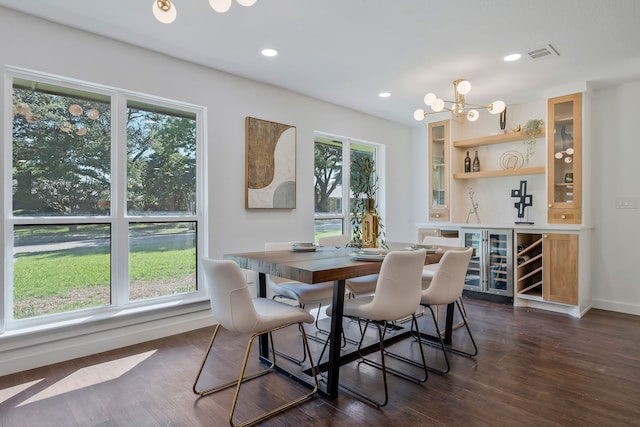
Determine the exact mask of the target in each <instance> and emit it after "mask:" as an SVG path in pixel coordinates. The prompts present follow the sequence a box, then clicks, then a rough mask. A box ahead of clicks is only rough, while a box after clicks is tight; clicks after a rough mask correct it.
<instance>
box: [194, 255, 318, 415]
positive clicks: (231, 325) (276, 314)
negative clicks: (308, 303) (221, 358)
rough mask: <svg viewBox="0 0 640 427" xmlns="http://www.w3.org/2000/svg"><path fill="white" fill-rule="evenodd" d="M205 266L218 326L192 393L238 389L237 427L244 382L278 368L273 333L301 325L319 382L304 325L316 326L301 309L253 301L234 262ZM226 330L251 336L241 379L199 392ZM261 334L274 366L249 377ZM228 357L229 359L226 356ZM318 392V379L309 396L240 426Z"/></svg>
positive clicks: (211, 262) (206, 261) (279, 409)
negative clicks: (248, 369)
mask: <svg viewBox="0 0 640 427" xmlns="http://www.w3.org/2000/svg"><path fill="white" fill-rule="evenodd" d="M202 266H203V269H204V273H205V277H206V281H207V287H208V290H209V296H210V298H211V311H212V312H213V316H214V317H215V319H216V321H217V322H218V324H217V325H216V327H215V329H214V331H213V336H212V337H211V342H210V343H209V348H208V349H207V352H206V354H205V356H204V359H203V360H202V364H201V365H200V370H199V371H198V374H197V376H196V379H195V381H194V383H193V392H194V393H196V394H199V395H200V396H205V395H208V394H211V393H215V392H217V391H220V390H223V389H226V388H229V387H232V386H235V387H236V391H235V395H234V398H233V402H232V404H231V410H230V413H229V423H230V424H231V425H232V426H235V425H236V424H235V423H234V421H233V416H234V412H235V409H236V404H237V402H238V398H239V395H240V388H241V386H242V384H243V383H244V382H245V381H248V380H251V379H254V378H257V377H260V376H262V375H264V374H267V373H269V372H271V371H273V368H274V367H275V365H276V354H275V351H274V349H273V339H272V338H271V333H272V332H273V331H276V330H279V329H282V328H285V327H288V326H291V325H298V327H299V328H300V330H301V331H302V337H303V342H304V347H305V351H306V353H307V354H308V356H309V361H310V362H311V367H312V375H313V377H314V379H316V375H315V368H314V365H313V361H312V360H311V353H310V351H309V342H308V341H307V336H306V335H305V332H304V328H303V327H302V324H303V323H313V316H312V315H311V314H309V313H307V312H306V311H304V310H302V309H301V308H298V307H294V306H291V305H288V304H284V303H282V302H279V301H273V300H271V299H267V298H255V299H252V298H251V295H250V293H249V289H248V288H247V283H246V281H245V277H244V275H243V274H242V271H241V270H240V267H238V265H237V264H236V263H234V262H233V261H221V260H213V259H209V258H204V259H203V260H202ZM221 327H222V328H225V329H227V330H229V331H234V332H239V333H244V334H248V335H249V341H248V343H247V349H246V351H245V355H244V360H243V363H242V368H241V370H240V375H239V376H238V378H236V379H233V380H231V381H229V382H226V383H224V384H219V385H216V386H214V387H210V388H207V389H204V390H203V389H199V388H198V381H199V379H200V376H201V374H202V371H203V368H204V366H205V364H206V362H207V358H208V356H209V354H210V353H211V348H212V347H213V344H214V341H215V339H216V336H217V335H218V332H219V330H220V328H221ZM262 334H268V335H269V338H270V341H271V349H272V358H273V359H272V364H271V366H269V367H268V368H267V369H265V370H262V371H259V372H256V373H252V374H246V373H245V370H246V367H247V361H248V358H249V353H250V350H251V345H252V344H253V341H254V340H255V338H256V337H257V336H259V335H262ZM225 357H227V356H225ZM317 390H318V382H317V379H316V381H315V387H314V388H313V389H312V390H311V391H310V392H308V393H305V394H304V395H302V396H300V397H298V398H297V399H294V400H292V401H291V402H288V403H286V404H284V405H281V406H279V407H277V408H275V409H273V410H271V411H269V412H266V413H263V414H261V415H258V416H256V417H254V418H252V419H250V420H248V421H245V422H243V423H241V424H239V425H242V426H244V425H248V424H253V423H256V422H258V421H261V420H263V419H265V418H268V417H270V416H272V415H274V414H277V413H280V412H283V411H285V410H287V409H288V408H291V407H293V406H295V405H297V404H299V403H301V402H303V401H304V400H307V399H308V398H310V397H311V396H312V395H313V394H314V393H315V392H316V391H317Z"/></svg>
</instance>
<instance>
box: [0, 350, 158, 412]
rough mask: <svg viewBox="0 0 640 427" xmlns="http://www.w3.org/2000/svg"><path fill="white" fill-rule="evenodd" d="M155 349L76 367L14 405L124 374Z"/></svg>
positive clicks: (150, 354)
mask: <svg viewBox="0 0 640 427" xmlns="http://www.w3.org/2000/svg"><path fill="white" fill-rule="evenodd" d="M156 351H157V350H151V351H147V352H146V353H140V354H135V355H133V356H129V357H125V358H122V359H116V360H112V361H110V362H104V363H99V364H97V365H93V366H88V367H86V368H82V369H78V370H77V371H75V372H73V373H72V374H70V375H69V376H67V377H65V378H62V379H61V380H60V381H57V382H56V383H55V384H52V385H51V386H49V387H47V388H46V389H44V390H42V391H40V392H39V393H37V394H35V395H33V396H31V397H30V398H28V399H26V400H25V401H23V402H22V403H20V404H19V405H16V407H19V406H23V405H28V404H30V403H34V402H37V401H39V400H43V399H47V398H50V397H54V396H57V395H60V394H64V393H69V392H72V391H76V390H80V389H82V388H85V387H91V386H93V385H96V384H100V383H103V382H106V381H111V380H114V379H116V378H119V377H121V376H122V375H124V374H126V373H127V372H128V371H130V370H132V369H133V368H135V367H136V366H137V365H138V364H140V363H142V362H144V361H145V360H146V359H148V358H149V357H151V356H153V355H154V354H155V352H156ZM40 381H42V380H40ZM16 387H18V386H16ZM16 387H13V388H16ZM20 387H22V386H20ZM22 390H24V388H22ZM0 393H2V391H0ZM0 396H1V395H0Z"/></svg>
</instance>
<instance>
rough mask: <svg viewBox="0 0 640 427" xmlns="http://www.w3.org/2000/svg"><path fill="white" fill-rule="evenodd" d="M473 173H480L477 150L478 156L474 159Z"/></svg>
mask: <svg viewBox="0 0 640 427" xmlns="http://www.w3.org/2000/svg"><path fill="white" fill-rule="evenodd" d="M473 171H474V172H480V159H478V151H477V150H476V156H475V157H474V158H473Z"/></svg>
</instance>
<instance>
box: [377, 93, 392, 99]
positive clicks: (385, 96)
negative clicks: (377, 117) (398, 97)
mask: <svg viewBox="0 0 640 427" xmlns="http://www.w3.org/2000/svg"><path fill="white" fill-rule="evenodd" d="M378 96H379V97H380V98H388V97H390V96H391V94H390V93H389V92H380V93H379V94H378Z"/></svg>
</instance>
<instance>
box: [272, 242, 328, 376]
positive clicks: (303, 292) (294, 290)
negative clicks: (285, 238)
mask: <svg viewBox="0 0 640 427" xmlns="http://www.w3.org/2000/svg"><path fill="white" fill-rule="evenodd" d="M295 243H296V242H267V243H265V245H264V250H265V251H282V250H287V249H291V247H292V246H293V244H295ZM266 280H267V287H268V288H269V290H270V291H271V293H272V294H273V298H274V299H275V298H287V299H290V300H293V301H295V302H297V303H298V305H299V306H300V308H303V309H308V308H309V306H313V305H317V306H318V312H317V314H316V317H315V326H316V329H317V330H318V331H320V332H323V333H328V332H327V331H325V330H323V329H321V328H320V327H319V325H318V318H319V315H320V309H321V308H322V305H323V304H330V303H331V299H332V297H333V283H332V282H323V283H314V284H309V283H301V282H297V281H295V280H290V279H285V278H282V277H278V276H273V275H270V274H267V275H266ZM310 338H311V339H315V340H318V339H317V338H315V337H314V336H313V335H311V336H310ZM278 354H279V355H280V356H282V357H284V358H286V359H288V360H291V361H292V362H294V363H297V364H299V365H301V364H302V363H304V361H305V360H306V359H305V357H306V356H305V353H304V352H303V355H302V359H301V360H300V359H296V358H295V357H293V356H291V355H289V354H286V353H278Z"/></svg>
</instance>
